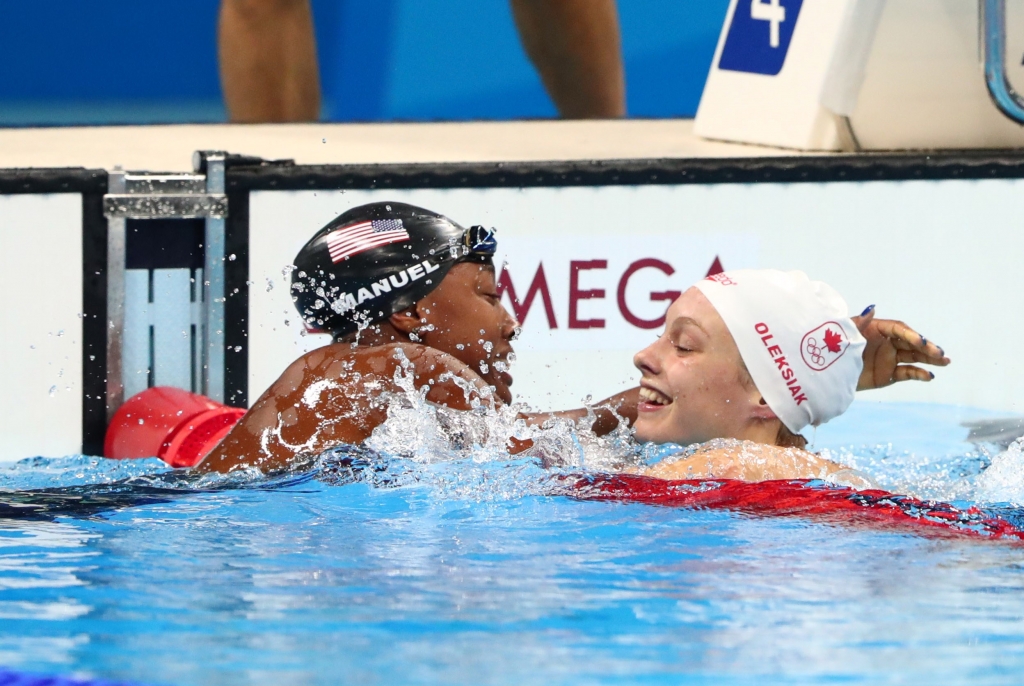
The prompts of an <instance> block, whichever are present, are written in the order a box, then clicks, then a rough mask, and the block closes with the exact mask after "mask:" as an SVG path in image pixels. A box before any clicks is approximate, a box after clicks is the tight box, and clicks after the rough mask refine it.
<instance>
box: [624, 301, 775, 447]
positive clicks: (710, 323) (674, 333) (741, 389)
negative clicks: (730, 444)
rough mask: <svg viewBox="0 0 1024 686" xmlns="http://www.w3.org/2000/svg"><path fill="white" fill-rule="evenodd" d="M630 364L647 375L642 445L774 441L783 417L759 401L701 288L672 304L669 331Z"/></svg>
mask: <svg viewBox="0 0 1024 686" xmlns="http://www.w3.org/2000/svg"><path fill="white" fill-rule="evenodd" d="M633 364H635V365H636V367H637V369H639V370H640V371H641V372H642V373H643V377H642V379H641V381H640V387H641V388H640V403H639V405H638V407H637V409H638V412H637V420H636V424H635V425H634V427H635V432H636V437H637V439H638V440H641V441H652V442H655V443H670V442H671V443H679V444H681V445H689V444H692V443H703V442H705V441H709V440H711V439H713V438H739V439H744V440H753V441H757V442H760V443H769V444H772V443H774V442H775V437H776V435H777V434H778V429H779V420H778V419H776V418H775V415H774V413H772V411H771V410H770V409H769V408H768V406H767V405H765V404H764V403H763V402H762V400H761V394H760V393H759V392H758V391H757V387H756V386H754V384H753V382H752V381H751V380H750V376H749V374H748V373H747V371H746V367H745V366H744V365H743V360H742V358H741V357H740V352H739V349H738V348H737V347H736V343H735V341H733V338H732V335H731V334H730V333H729V329H728V328H727V327H726V325H725V322H724V321H722V318H721V316H719V314H718V312H717V311H716V310H715V308H714V306H712V305H711V303H710V302H709V301H708V299H707V298H705V297H704V294H703V293H701V292H700V291H699V290H698V289H696V288H690V289H689V290H688V291H686V292H685V293H683V294H682V295H681V296H679V298H677V299H676V301H675V302H674V303H672V306H671V307H670V308H669V309H668V313H667V315H666V318H665V332H664V333H663V334H662V335H661V336H660V337H659V338H658V340H657V341H655V342H654V343H652V344H651V345H650V346H648V347H647V348H645V349H643V350H641V351H640V352H639V353H637V354H636V356H635V357H634V358H633Z"/></svg>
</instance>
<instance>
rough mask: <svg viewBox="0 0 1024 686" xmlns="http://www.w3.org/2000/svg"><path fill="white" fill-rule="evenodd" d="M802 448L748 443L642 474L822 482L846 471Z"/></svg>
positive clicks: (658, 466) (669, 462)
mask: <svg viewBox="0 0 1024 686" xmlns="http://www.w3.org/2000/svg"><path fill="white" fill-rule="evenodd" d="M846 469H847V468H846V467H844V466H843V465H841V464H839V463H836V462H832V461H831V460H826V459H825V458H823V457H821V456H820V455H815V454H814V453H811V452H808V451H806V450H803V449H801V448H782V447H779V446H774V445H766V444H763V443H753V442H750V441H742V442H737V443H736V444H734V445H730V446H727V447H712V448H708V449H704V450H699V451H698V452H697V453H695V454H694V455H691V456H689V457H686V458H683V459H680V460H671V459H668V460H664V461H662V462H659V463H658V464H656V465H653V466H651V467H648V468H646V469H644V470H643V471H642V472H641V473H642V474H645V475H647V476H654V477H658V478H659V479H669V480H678V479H708V478H713V479H739V480H741V481H771V480H775V479H825V478H828V477H829V476H830V475H833V474H836V473H837V472H840V471H843V470H846Z"/></svg>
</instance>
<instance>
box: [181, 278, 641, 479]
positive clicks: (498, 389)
mask: <svg viewBox="0 0 1024 686" xmlns="http://www.w3.org/2000/svg"><path fill="white" fill-rule="evenodd" d="M518 325H519V324H518V322H516V320H515V319H514V318H513V317H512V316H511V315H510V314H509V313H508V311H507V310H506V309H505V308H504V306H503V305H502V304H501V301H500V298H499V296H498V293H497V284H496V281H495V274H494V268H493V267H492V266H490V265H484V264H477V263H460V264H456V265H455V266H453V267H452V269H451V270H450V271H449V272H448V274H447V275H446V276H445V278H444V279H443V280H442V281H441V283H440V284H438V286H437V288H435V289H434V290H433V291H432V292H431V293H429V294H428V295H427V296H426V297H425V298H423V299H422V300H420V301H419V302H418V303H417V304H416V306H415V307H414V308H413V310H411V311H408V312H402V313H399V314H395V315H392V316H391V317H390V318H389V319H388V320H387V321H384V322H380V323H379V324H378V325H375V326H373V327H370V328H369V329H367V330H365V331H363V332H362V333H361V334H360V336H359V338H358V341H356V340H355V337H352V340H346V341H343V342H339V343H334V344H331V345H328V346H324V347H323V348H319V349H317V350H314V351H313V352H310V353H307V354H305V355H303V356H302V357H300V358H299V359H298V360H296V361H295V362H293V363H292V364H291V365H290V366H289V367H288V368H287V369H286V370H285V372H284V373H283V374H282V375H281V377H280V378H279V379H278V380H277V381H275V382H274V384H273V385H271V387H270V388H269V389H267V391H266V392H265V393H264V394H263V395H262V396H260V398H259V400H257V401H256V402H255V403H254V404H253V406H252V408H251V409H250V410H249V412H248V413H247V414H246V415H245V416H244V417H243V418H242V419H241V421H240V422H239V423H238V424H237V425H236V426H235V428H234V429H232V431H231V433H229V434H228V436H227V437H226V438H225V439H224V440H223V441H222V442H221V443H220V445H218V446H217V447H216V448H215V449H214V451H213V452H212V453H210V455H209V456H208V457H207V458H206V459H205V460H204V461H203V463H202V464H201V465H200V469H203V470H207V471H228V470H230V469H233V468H235V467H238V466H242V465H246V466H253V467H257V468H259V469H262V470H264V471H272V470H277V469H282V468H284V467H286V466H287V465H288V463H289V462H291V461H292V460H294V459H295V458H296V457H297V456H300V455H317V454H319V453H321V452H323V451H324V450H327V449H329V448H332V447H334V446H337V445H340V444H343V443H349V444H358V443H361V442H363V441H364V440H366V439H367V438H369V436H370V434H371V433H372V432H373V430H374V429H375V428H376V427H378V426H379V425H380V424H382V423H383V422H384V420H385V419H386V418H387V404H386V401H385V400H384V399H382V398H381V396H382V394H385V393H387V392H399V391H400V390H401V389H400V388H398V387H397V386H396V384H395V381H394V378H395V372H396V371H397V370H399V368H400V367H401V365H402V362H401V361H400V354H401V355H404V357H405V358H407V360H408V364H409V365H410V370H411V372H412V377H413V384H414V386H415V387H416V388H417V389H419V388H422V387H424V386H427V387H428V391H427V395H426V398H427V400H428V401H430V402H433V403H437V404H440V405H446V406H448V407H451V408H453V409H456V410H468V409H470V402H471V399H472V395H471V396H470V397H469V398H467V394H466V391H464V389H463V387H466V386H467V384H468V387H469V388H471V389H473V392H474V393H475V394H476V395H477V397H478V398H479V399H481V400H483V401H485V402H492V401H493V402H495V403H499V404H504V403H509V402H511V401H512V391H511V385H512V376H511V375H510V374H509V373H508V371H507V370H503V369H502V367H503V366H504V365H506V364H507V363H508V357H509V355H510V353H512V339H513V338H514V336H515V334H516V330H517V328H518ZM460 382H461V384H462V386H460V385H459V384H460ZM606 403H609V404H610V405H611V406H615V407H618V409H619V412H620V413H621V414H622V415H623V416H625V417H627V419H629V420H632V419H633V418H634V417H635V404H636V389H632V390H631V391H627V392H625V393H622V394H619V395H617V396H614V397H613V398H609V399H608V400H607V401H606ZM586 414H587V412H586V410H585V409H580V410H571V411H567V412H559V413H544V414H537V415H524V417H525V418H526V419H527V420H528V421H530V422H532V423H539V422H543V421H545V420H547V419H548V418H550V417H552V416H555V415H557V416H561V417H565V418H568V419H574V420H576V419H581V418H583V417H585V416H586ZM617 425H618V420H617V419H616V418H615V416H614V415H613V414H612V413H611V412H609V411H606V410H605V411H600V412H598V416H597V421H596V422H595V424H594V426H593V428H594V430H595V431H596V432H598V433H607V432H609V431H611V430H613V429H614V428H615V427H616V426H617ZM527 447H529V443H528V442H523V441H513V442H512V443H511V444H510V450H512V451H513V452H518V451H520V450H523V449H525V448H527Z"/></svg>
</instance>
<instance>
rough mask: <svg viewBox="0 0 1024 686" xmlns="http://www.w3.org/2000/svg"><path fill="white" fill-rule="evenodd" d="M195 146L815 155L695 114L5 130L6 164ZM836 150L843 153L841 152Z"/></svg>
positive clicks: (438, 157)
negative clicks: (741, 138) (711, 128)
mask: <svg viewBox="0 0 1024 686" xmlns="http://www.w3.org/2000/svg"><path fill="white" fill-rule="evenodd" d="M193 150H227V151H229V152H234V153H244V154H247V155H258V156H260V157H264V158H267V159H281V158H290V159H294V160H295V162H296V163H298V164H372V163H380V164H396V163H432V162H433V163H444V162H511V161H524V162H526V161H541V160H563V161H565V160H595V159H603V160H608V159H652V158H677V159H688V158H689V159H692V158H740V157H779V156H796V155H812V154H819V153H807V152H801V151H796V150H786V149H782V148H774V147H764V146H757V145H742V144H735V143H725V142H720V141H710V140H705V139H702V138H699V137H698V136H696V135H695V134H694V133H693V120H692V119H657V120H642V119H620V120H589V121H559V120H537V121H518V122H446V123H426V124H413V123H406V124H205V125H167V126H95V127H68V128H64V127H61V128H37V129H0V168H4V167H6V168H24V167H35V168H45V167H87V168H94V169H95V168H102V169H108V170H109V169H114V168H115V167H121V168H123V169H134V170H147V171H157V170H159V171H191V153H192V151H193ZM833 154H835V153H833Z"/></svg>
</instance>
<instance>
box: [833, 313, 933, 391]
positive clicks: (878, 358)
mask: <svg viewBox="0 0 1024 686" xmlns="http://www.w3.org/2000/svg"><path fill="white" fill-rule="evenodd" d="M853 322H854V323H855V324H856V325H857V328H858V329H860V332H861V334H862V335H863V336H864V338H866V339H867V342H868V344H867V347H865V348H864V371H862V372H861V375H860V380H859V381H858V382H857V390H858V391H866V390H869V389H872V388H884V387H885V386H891V385H892V384H894V383H897V382H899V381H911V380H914V381H931V380H932V379H934V378H935V375H934V374H933V373H931V372H929V371H927V370H924V369H921V368H920V367H916V366H914V365H915V364H931V365H935V366H936V367H945V366H946V365H947V364H949V362H950V359H949V358H948V357H946V354H945V353H944V352H943V350H942V348H940V347H939V346H937V345H935V344H934V343H932V342H931V341H929V340H928V339H926V338H925V337H924V336H922V335H921V334H919V333H918V332H916V331H914V330H913V329H911V328H910V327H909V326H907V325H906V324H904V323H903V322H900V321H895V320H893V319H875V308H874V306H873V305H872V306H871V308H870V309H869V310H868V311H867V313H866V314H863V315H861V316H859V317H853Z"/></svg>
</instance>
